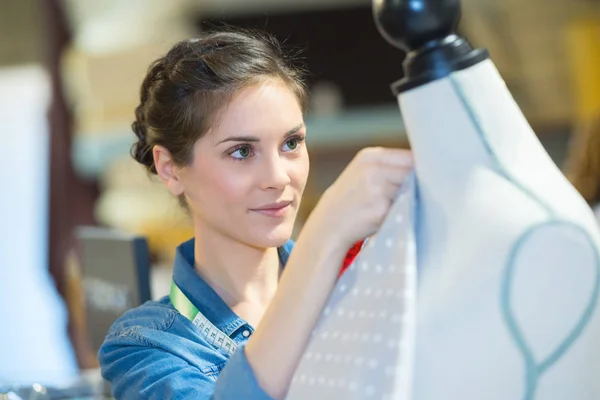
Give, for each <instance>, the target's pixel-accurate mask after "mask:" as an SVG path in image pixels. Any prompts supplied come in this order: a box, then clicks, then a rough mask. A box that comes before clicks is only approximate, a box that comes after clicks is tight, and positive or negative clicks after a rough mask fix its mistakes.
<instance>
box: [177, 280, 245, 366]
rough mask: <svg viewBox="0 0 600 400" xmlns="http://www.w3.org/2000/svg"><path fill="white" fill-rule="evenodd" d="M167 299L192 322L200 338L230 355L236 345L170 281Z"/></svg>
mask: <svg viewBox="0 0 600 400" xmlns="http://www.w3.org/2000/svg"><path fill="white" fill-rule="evenodd" d="M169 299H170V300H171V304H173V307H175V309H176V310H177V311H179V313H180V314H181V315H183V316H184V317H186V318H187V319H189V320H190V321H192V324H194V325H195V326H196V327H197V328H198V329H199V330H200V333H201V334H202V336H203V337H204V338H205V339H206V341H207V342H208V343H210V344H211V345H213V346H215V347H216V348H217V350H219V351H221V352H223V353H225V354H226V355H231V354H233V352H234V351H235V349H236V348H237V345H236V344H235V342H234V341H233V340H231V338H230V337H229V336H227V335H226V334H224V333H223V332H222V331H221V330H220V329H219V328H217V327H216V326H214V325H213V323H212V322H210V321H209V320H208V318H206V317H205V316H204V315H203V314H202V313H201V312H200V310H198V308H196V306H195V305H194V304H192V302H191V301H190V299H188V298H187V296H186V295H185V294H184V293H183V292H182V291H181V289H179V286H177V284H176V283H175V281H171V293H170V294H169Z"/></svg>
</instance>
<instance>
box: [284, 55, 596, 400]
mask: <svg viewBox="0 0 600 400" xmlns="http://www.w3.org/2000/svg"><path fill="white" fill-rule="evenodd" d="M399 104H400V108H401V111H402V114H403V118H404V122H405V125H406V127H407V130H408V134H409V138H410V141H411V146H412V149H413V151H414V154H415V160H416V175H417V177H418V179H417V182H418V185H417V187H418V201H417V207H416V210H417V211H416V215H415V229H416V247H417V257H416V259H417V260H418V265H417V270H418V271H419V277H418V278H419V279H418V289H417V306H416V310H417V314H416V339H415V341H414V344H415V347H414V354H415V357H414V364H413V366H414V369H413V370H412V372H411V371H410V369H408V370H406V369H401V371H404V373H405V374H406V376H404V377H403V376H402V373H400V374H398V375H393V382H391V383H390V382H388V381H386V380H385V379H383V378H381V376H386V367H387V368H390V365H391V364H390V363H394V362H395V363H396V365H397V366H398V367H400V368H404V366H405V365H406V364H405V363H404V361H405V360H403V359H402V358H400V357H398V352H396V351H390V352H388V354H386V355H383V356H380V353H377V351H378V349H377V347H376V346H372V345H371V346H359V342H352V343H351V344H344V343H343V341H342V342H339V340H338V341H332V340H329V339H328V338H327V337H326V338H322V337H320V336H319V333H320V332H321V333H322V332H324V331H325V332H328V334H329V333H331V332H332V331H333V332H338V334H339V335H343V334H348V333H351V334H353V332H355V331H359V332H362V330H363V329H367V328H365V326H366V327H368V326H369V324H368V323H367V324H364V323H363V321H360V320H356V321H353V322H351V323H349V322H348V321H347V320H345V319H343V318H338V317H337V315H336V314H335V313H333V312H330V314H329V315H326V316H324V318H323V320H322V321H320V323H319V326H318V328H317V331H316V333H317V335H316V336H315V337H314V338H313V339H312V341H311V343H310V345H309V348H308V350H307V353H306V354H305V357H304V359H303V360H302V363H301V365H300V368H299V372H298V373H299V374H300V375H298V373H297V374H296V376H295V382H294V384H293V385H292V389H291V391H290V394H291V395H290V397H289V398H292V399H296V398H301V397H302V396H300V395H299V394H300V393H301V394H305V396H304V397H303V398H309V399H313V400H317V399H332V398H334V399H335V398H349V397H348V390H347V389H348V388H347V387H339V385H337V383H336V382H338V383H339V381H340V379H341V380H343V379H346V382H347V380H348V379H349V378H351V379H352V380H353V381H355V382H357V383H358V387H357V391H358V393H361V394H363V395H365V396H364V397H360V396H359V395H358V394H356V395H354V398H366V395H371V394H373V396H374V398H389V399H402V400H408V399H414V400H438V399H449V400H455V399H456V400H468V399H474V400H481V399H485V400H506V399H521V400H533V399H535V400H564V399H578V400H587V399H590V400H592V399H598V398H600V379H598V376H599V375H600V364H598V360H600V315H599V311H598V295H599V288H600V259H599V249H600V233H599V231H598V224H597V222H596V219H595V216H594V214H593V212H592V211H591V209H590V208H589V207H588V205H587V204H586V203H585V201H584V200H583V199H582V198H581V197H580V196H579V194H578V193H577V192H576V190H575V189H574V188H573V187H572V186H571V185H570V184H569V182H568V181H567V179H566V178H565V177H564V176H563V175H562V174H561V172H560V170H559V169H558V168H557V166H556V165H555V164H554V163H553V162H552V160H551V159H550V157H549V156H548V154H547V153H546V151H545V150H544V148H543V146H542V145H541V143H540V142H539V140H538V139H537V137H536V136H535V134H534V132H533V131H532V130H531V128H530V126H529V124H528V123H527V121H526V120H525V118H524V117H523V115H522V113H521V111H520V109H519V107H518V106H517V104H516V103H515V102H514V100H513V98H512V97H511V95H510V93H509V92H508V90H507V88H506V87H505V85H504V82H503V80H502V79H501V77H500V76H499V74H498V72H497V70H496V68H495V66H494V64H493V63H492V62H491V61H490V60H487V61H484V62H481V63H479V64H477V65H475V66H473V67H471V68H468V69H466V70H463V71H460V72H457V73H454V74H452V75H451V76H450V77H448V78H445V79H441V80H438V81H435V82H432V83H430V84H427V85H424V86H422V87H418V88H416V89H413V90H411V91H408V92H405V93H402V94H401V95H400V96H399ZM394 212H395V211H394ZM390 218H393V216H392V215H390V216H389V217H388V220H389V219H390ZM388 220H386V223H387V222H388ZM384 229H387V228H385V227H384V228H382V231H383V230H384ZM403 234H404V231H402V230H397V231H396V232H395V233H394V232H390V231H386V233H385V235H386V237H387V238H390V239H391V241H392V242H396V241H398V239H401V238H402V235H403ZM394 251H395V249H394V247H393V246H392V248H380V250H379V251H376V252H375V251H373V252H366V251H365V252H364V253H362V254H361V256H360V259H359V261H357V262H358V264H357V266H358V265H360V264H361V263H367V265H372V264H373V263H374V262H377V260H380V259H385V260H388V262H390V263H392V262H393V259H394V258H395V259H396V263H401V262H403V261H404V259H403V258H402V257H404V255H403V254H398V253H394ZM390 257H391V258H390ZM355 271H360V269H358V267H357V269H356V270H355ZM367 272H369V271H367ZM349 276H350V275H349ZM374 276H375V275H374V274H373V273H372V271H371V272H370V273H362V274H359V273H355V280H349V281H348V280H346V281H344V280H342V281H340V282H339V283H338V285H337V287H336V294H334V296H333V300H332V301H334V302H336V301H337V302H338V303H337V306H339V305H340V304H342V302H348V303H347V304H344V306H342V307H343V309H344V313H345V314H347V313H349V312H351V311H354V312H356V311H358V310H363V311H364V312H365V313H367V314H368V313H370V312H373V311H375V312H376V311H378V310H379V309H380V308H381V307H387V308H386V310H387V311H388V312H389V313H391V314H389V315H394V314H395V313H399V312H402V310H403V308H402V307H403V303H398V304H394V303H387V302H382V303H381V304H375V303H368V302H359V301H357V302H352V296H351V293H352V290H353V289H354V288H363V287H364V284H365V282H369V283H370V284H374V282H376V281H375V280H374ZM391 280H393V277H390V279H389V280H385V282H384V281H383V280H382V281H381V285H386V286H382V287H388V285H395V286H396V287H401V285H402V284H403V281H402V280H401V279H398V280H396V281H395V282H390V281H391ZM342 285H346V287H345V290H344V293H343V294H340V293H339V292H340V290H341V289H340V288H341V287H342ZM373 290H376V287H375V286H374V287H373ZM349 293H350V294H349ZM329 307H330V308H329V309H330V310H331V311H333V310H334V308H332V307H331V305H330V306H329ZM395 307H398V308H397V309H396V312H394V310H395ZM409 326H410V325H409ZM399 327H400V329H398V328H397V327H394V323H393V320H392V318H389V319H388V320H387V321H384V322H383V323H382V324H380V325H377V327H376V328H375V331H373V332H371V331H369V334H370V335H375V334H396V335H397V337H396V340H397V343H398V344H400V343H403V342H404V341H405V338H406V337H407V336H410V335H411V334H412V333H410V332H404V331H403V330H402V325H400V326H399ZM390 329H391V330H390ZM338 342H339V343H338ZM331 348H334V349H335V351H336V353H335V354H338V355H339V357H342V359H343V356H344V355H346V354H350V355H351V356H352V357H354V359H357V358H360V359H361V360H368V359H370V358H371V357H375V358H376V360H377V361H378V362H380V363H381V362H382V361H383V364H382V365H384V366H383V367H379V368H378V370H377V374H374V375H370V374H371V373H370V372H369V370H368V366H366V365H364V363H360V365H355V364H343V363H338V364H336V363H335V362H334V363H330V362H326V363H323V362H322V360H318V362H315V360H314V359H312V358H311V357H314V354H315V351H318V352H319V353H320V354H325V355H327V353H328V352H332V350H331ZM400 348H401V347H400ZM410 351H411V350H409V351H408V352H409V353H410ZM340 352H341V353H340ZM309 354H312V356H309ZM400 354H402V353H401V352H400ZM307 358H308V359H309V360H308V361H307ZM334 360H335V359H334ZM409 365H410V364H409ZM391 370H393V367H391ZM303 374H304V375H303ZM310 374H312V375H310ZM361 374H365V375H364V377H363V378H360V379H359V377H360V376H362V375H361ZM303 376H304V379H303ZM309 376H314V377H316V384H315V385H312V386H310V382H309V388H308V389H307V385H306V383H305V382H304V380H305V378H306V377H309ZM330 376H333V377H334V379H335V380H334V382H333V383H334V387H333V388H332V387H330V385H329V383H328V382H329V381H328V379H329V377H330ZM321 378H324V379H321ZM313 383H314V382H313ZM411 384H412V395H410V393H408V391H409V389H410V386H411ZM403 385H407V386H408V388H404V387H403ZM382 395H385V397H383V396H382Z"/></svg>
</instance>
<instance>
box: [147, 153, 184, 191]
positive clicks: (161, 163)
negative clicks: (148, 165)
mask: <svg viewBox="0 0 600 400" xmlns="http://www.w3.org/2000/svg"><path fill="white" fill-rule="evenodd" d="M152 156H153V157H154V166H155V168H156V174H157V175H158V176H159V178H160V179H161V180H162V181H163V183H164V184H165V185H166V186H167V188H168V189H169V192H171V194H172V195H173V196H179V195H181V194H182V193H183V185H182V182H181V181H180V180H179V175H178V168H177V166H176V165H175V163H174V162H173V158H172V157H171V153H169V150H167V149H165V148H164V147H162V146H154V147H153V148H152Z"/></svg>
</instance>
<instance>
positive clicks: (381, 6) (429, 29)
mask: <svg viewBox="0 0 600 400" xmlns="http://www.w3.org/2000/svg"><path fill="white" fill-rule="evenodd" d="M373 15H374V17H375V23H376V25H377V29H379V32H380V33H381V35H382V36H383V37H384V38H385V39H386V40H387V41H388V42H390V43H391V44H392V45H394V46H396V47H399V48H400V49H402V50H404V51H406V52H409V51H413V50H417V49H419V48H420V47H421V46H423V45H425V44H426V43H428V42H430V41H432V40H435V39H443V38H445V37H447V36H448V35H451V34H452V33H454V31H455V30H456V27H457V25H458V21H459V19H460V2H459V0H374V1H373Z"/></svg>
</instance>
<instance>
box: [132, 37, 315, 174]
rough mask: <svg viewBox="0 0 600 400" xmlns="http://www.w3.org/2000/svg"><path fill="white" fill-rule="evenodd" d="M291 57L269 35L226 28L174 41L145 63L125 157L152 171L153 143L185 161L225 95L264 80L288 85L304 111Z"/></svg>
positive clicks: (298, 75) (304, 92) (224, 101)
mask: <svg viewBox="0 0 600 400" xmlns="http://www.w3.org/2000/svg"><path fill="white" fill-rule="evenodd" d="M294 61H295V60H294V59H293V58H292V57H291V55H286V54H284V53H283V51H282V47H281V45H280V44H279V43H278V42H277V40H276V39H275V38H274V37H272V36H270V35H268V34H266V33H260V32H256V31H249V30H233V29H231V28H227V30H221V31H213V32H207V33H204V34H202V35H201V36H199V37H198V38H195V39H190V40H185V41H181V42H179V43H177V44H176V45H175V46H173V48H171V50H170V51H169V52H168V53H167V54H166V55H165V56H164V57H161V58H159V59H158V60H156V61H154V62H153V63H152V64H151V65H150V67H149V69H148V73H147V75H146V77H145V79H144V81H143V83H142V87H141V92H140V105H139V106H138V107H137V108H136V110H135V117H136V119H135V122H133V124H132V129H133V132H134V133H135V134H136V136H137V137H138V140H137V142H136V143H134V145H133V147H132V149H131V155H132V156H133V158H134V159H135V160H137V161H138V162H139V163H141V164H143V165H145V166H146V167H147V168H148V170H149V171H150V172H152V173H156V168H155V166H154V159H153V155H152V148H153V147H154V146H155V145H160V146H163V147H165V148H166V149H167V150H168V151H169V152H170V153H171V157H172V158H173V161H174V162H175V163H176V164H178V165H187V164H189V162H190V161H191V157H192V150H193V145H194V143H195V142H196V141H197V140H198V139H199V138H201V137H202V136H203V135H204V134H205V133H206V132H207V131H208V130H209V128H210V126H211V125H212V124H213V123H214V122H215V119H216V116H217V114H218V112H219V111H220V110H221V109H222V108H223V107H224V106H225V105H226V104H227V103H228V101H229V100H230V99H231V97H232V96H233V95H234V94H235V93H236V92H237V91H239V90H240V89H242V88H245V87H247V86H249V85H252V84H255V83H258V82H261V81H263V80H265V79H268V78H276V79H281V80H282V81H283V82H285V83H286V84H287V85H289V88H290V89H291V90H292V91H293V92H294V94H295V95H296V97H297V98H298V101H299V103H300V105H301V107H302V109H303V110H306V107H307V102H308V99H307V97H308V95H307V90H306V85H305V83H304V80H303V70H302V69H301V68H299V67H296V66H294V65H293V62H294Z"/></svg>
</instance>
